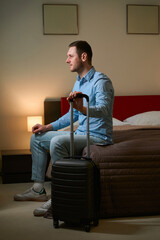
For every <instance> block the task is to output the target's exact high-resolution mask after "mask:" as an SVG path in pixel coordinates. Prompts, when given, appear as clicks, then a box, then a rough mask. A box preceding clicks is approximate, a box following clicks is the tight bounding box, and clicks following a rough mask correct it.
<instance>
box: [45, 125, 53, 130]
mask: <svg viewBox="0 0 160 240" xmlns="http://www.w3.org/2000/svg"><path fill="white" fill-rule="evenodd" d="M52 130H53V126H52V124H51V123H50V124H47V125H46V131H52Z"/></svg>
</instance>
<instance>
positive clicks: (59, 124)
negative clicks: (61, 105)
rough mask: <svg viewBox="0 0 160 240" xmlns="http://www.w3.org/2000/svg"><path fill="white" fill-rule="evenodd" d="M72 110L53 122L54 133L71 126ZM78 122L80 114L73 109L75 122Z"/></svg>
mask: <svg viewBox="0 0 160 240" xmlns="http://www.w3.org/2000/svg"><path fill="white" fill-rule="evenodd" d="M70 115H71V114H70V110H69V112H68V113H66V114H65V115H63V116H62V117H60V118H59V119H58V120H56V121H54V122H52V123H51V124H52V127H53V130H54V131H57V130H59V129H62V128H64V127H67V126H69V125H70ZM77 120H78V114H77V111H76V110H75V109H73V122H76V121H77Z"/></svg>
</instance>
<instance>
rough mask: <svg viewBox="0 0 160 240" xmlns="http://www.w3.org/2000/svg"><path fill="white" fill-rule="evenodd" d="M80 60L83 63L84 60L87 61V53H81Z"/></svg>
mask: <svg viewBox="0 0 160 240" xmlns="http://www.w3.org/2000/svg"><path fill="white" fill-rule="evenodd" d="M81 60H82V61H83V62H85V61H86V60H87V53H85V52H84V53H82V55H81Z"/></svg>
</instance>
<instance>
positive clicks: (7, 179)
mask: <svg viewBox="0 0 160 240" xmlns="http://www.w3.org/2000/svg"><path fill="white" fill-rule="evenodd" d="M1 154H2V183H22V182H30V181H31V170H32V158H31V152H30V151H29V150H6V151H1Z"/></svg>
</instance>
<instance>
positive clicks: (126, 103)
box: [61, 95, 160, 121]
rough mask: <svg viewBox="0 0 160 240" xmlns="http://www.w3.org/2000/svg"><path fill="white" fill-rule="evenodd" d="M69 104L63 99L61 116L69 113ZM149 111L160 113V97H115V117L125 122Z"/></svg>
mask: <svg viewBox="0 0 160 240" xmlns="http://www.w3.org/2000/svg"><path fill="white" fill-rule="evenodd" d="M68 110H69V104H68V102H67V100H66V97H62V98H61V116H62V115H64V114H65V113H67V112H68ZM147 111H160V95H137V96H136V95H135V96H115V98H114V105H113V117H115V118H117V119H119V120H121V121H122V120H124V119H125V118H127V117H130V116H133V115H135V114H138V113H142V112H147Z"/></svg>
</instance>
